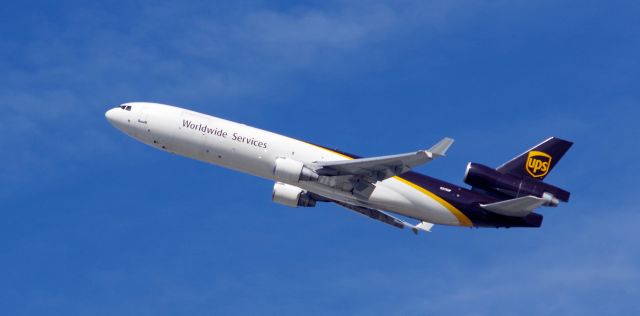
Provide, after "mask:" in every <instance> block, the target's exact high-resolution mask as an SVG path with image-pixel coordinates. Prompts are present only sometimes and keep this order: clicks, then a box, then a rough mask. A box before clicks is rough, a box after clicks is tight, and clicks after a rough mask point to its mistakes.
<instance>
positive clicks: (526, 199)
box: [480, 195, 549, 217]
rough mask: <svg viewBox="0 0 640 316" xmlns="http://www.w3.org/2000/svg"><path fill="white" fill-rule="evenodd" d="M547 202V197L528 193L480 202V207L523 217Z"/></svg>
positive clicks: (502, 213) (501, 213)
mask: <svg viewBox="0 0 640 316" xmlns="http://www.w3.org/2000/svg"><path fill="white" fill-rule="evenodd" d="M548 203H549V199H545V198H539V197H535V196H533V195H529V196H523V197H519V198H515V199H511V200H505V201H501V202H496V203H490V204H480V207H482V208H483V209H485V210H488V211H491V212H494V213H497V214H500V215H505V216H513V217H525V216H527V215H529V213H531V212H533V210H535V209H536V208H538V207H540V206H543V205H545V204H548Z"/></svg>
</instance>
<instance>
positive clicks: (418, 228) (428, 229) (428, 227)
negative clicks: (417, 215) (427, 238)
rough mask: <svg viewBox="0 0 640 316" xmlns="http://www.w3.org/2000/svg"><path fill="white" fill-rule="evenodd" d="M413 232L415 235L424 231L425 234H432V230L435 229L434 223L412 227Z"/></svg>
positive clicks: (424, 223)
mask: <svg viewBox="0 0 640 316" xmlns="http://www.w3.org/2000/svg"><path fill="white" fill-rule="evenodd" d="M405 225H410V224H405ZM410 227H411V230H412V231H413V233H414V234H416V235H417V234H418V231H423V232H427V233H430V232H431V228H432V227H433V224H432V223H429V222H424V221H423V222H420V224H418V225H415V226H410Z"/></svg>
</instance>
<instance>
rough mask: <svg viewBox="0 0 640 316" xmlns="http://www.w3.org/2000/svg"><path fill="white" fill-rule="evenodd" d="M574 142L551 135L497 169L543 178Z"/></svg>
mask: <svg viewBox="0 0 640 316" xmlns="http://www.w3.org/2000/svg"><path fill="white" fill-rule="evenodd" d="M571 145H573V143H572V142H570V141H566V140H564V139H560V138H556V137H550V138H548V139H547V140H545V141H543V142H542V143H540V144H538V145H536V146H535V147H533V148H531V149H529V150H527V151H526V152H524V153H523V154H521V155H520V156H518V157H516V158H513V159H512V160H510V161H509V162H507V163H505V164H504V165H502V166H500V167H498V168H497V169H496V170H498V171H500V172H502V173H508V174H511V175H514V176H518V177H523V178H530V179H536V180H542V179H544V177H546V176H547V174H549V172H550V171H551V169H553V167H554V166H555V165H556V164H557V163H558V161H560V159H561V158H562V156H564V154H565V153H566V152H567V150H569V148H571Z"/></svg>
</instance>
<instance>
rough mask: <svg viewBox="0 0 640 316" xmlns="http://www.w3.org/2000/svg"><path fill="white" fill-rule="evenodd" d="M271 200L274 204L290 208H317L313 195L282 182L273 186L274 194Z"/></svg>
mask: <svg viewBox="0 0 640 316" xmlns="http://www.w3.org/2000/svg"><path fill="white" fill-rule="evenodd" d="M271 199H272V200H273V202H275V203H278V204H282V205H286V206H290V207H298V206H303V207H313V206H316V200H315V199H314V198H313V197H312V196H311V194H310V193H309V192H307V191H305V190H303V189H301V188H298V187H297V186H293V185H289V184H286V183H282V182H276V183H275V184H274V185H273V194H272V197H271Z"/></svg>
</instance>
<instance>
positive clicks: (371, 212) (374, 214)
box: [334, 201, 433, 234]
mask: <svg viewBox="0 0 640 316" xmlns="http://www.w3.org/2000/svg"><path fill="white" fill-rule="evenodd" d="M334 202H335V203H336V204H338V205H341V206H343V207H346V208H348V209H350V210H352V211H354V212H357V213H360V214H362V215H364V216H367V217H370V218H373V219H375V220H377V221H381V222H383V223H385V224H389V225H391V226H394V227H396V228H400V229H403V228H405V227H409V228H411V231H413V233H414V234H418V231H424V232H428V233H430V232H431V228H432V227H433V224H432V223H428V222H420V223H419V224H418V225H413V224H410V223H408V222H405V221H403V220H401V219H399V218H397V217H394V216H391V215H389V214H387V213H386V212H383V211H379V210H376V209H372V208H368V207H362V206H355V205H350V204H346V203H342V202H338V201H334Z"/></svg>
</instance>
